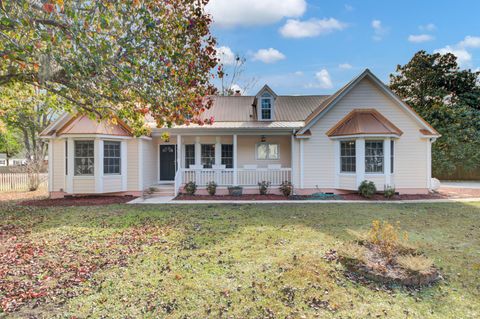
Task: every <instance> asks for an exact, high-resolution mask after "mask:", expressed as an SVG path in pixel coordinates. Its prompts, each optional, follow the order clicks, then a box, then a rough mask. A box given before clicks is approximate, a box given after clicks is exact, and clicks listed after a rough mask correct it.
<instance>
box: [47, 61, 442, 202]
mask: <svg viewBox="0 0 480 319" xmlns="http://www.w3.org/2000/svg"><path fill="white" fill-rule="evenodd" d="M213 99H214V103H213V107H212V108H211V109H209V110H207V111H206V112H205V113H204V116H205V117H208V118H209V117H211V116H213V117H214V118H215V123H214V124H212V125H205V126H199V125H189V126H175V127H173V128H157V127H155V124H154V123H152V133H151V136H142V137H137V138H136V137H133V136H132V133H131V131H130V128H129V127H128V125H127V124H125V123H123V122H122V121H120V120H118V121H115V124H113V123H112V122H111V121H109V122H98V121H92V120H90V119H88V118H87V117H84V116H72V115H68V114H65V115H63V116H62V117H60V118H59V119H57V120H56V121H55V122H54V123H52V124H51V125H50V126H49V127H48V128H47V129H46V130H45V131H44V132H43V133H42V136H43V137H44V138H47V139H49V159H51V160H50V161H49V171H50V172H51V174H49V178H50V180H49V185H50V186H49V189H50V194H51V196H52V197H62V196H64V195H70V194H124V195H125V194H130V195H141V194H142V191H143V190H145V189H147V188H148V187H150V186H154V185H163V186H160V187H161V191H162V192H163V193H164V194H165V195H167V194H171V195H173V194H176V193H178V192H179V191H181V189H182V187H183V186H184V185H185V183H187V182H189V181H195V182H196V183H197V185H198V186H199V189H200V192H205V185H206V184H207V183H208V182H210V181H215V182H216V183H217V184H218V185H219V189H218V191H219V192H226V190H227V189H226V187H227V186H230V185H240V186H243V187H244V193H245V192H247V193H248V192H257V191H258V187H257V183H258V182H259V181H264V180H265V181H269V182H270V183H271V185H272V191H275V190H276V189H277V188H278V187H277V186H278V185H280V184H281V183H282V182H283V181H291V182H292V184H293V185H294V189H295V192H296V193H297V194H309V193H313V192H319V191H321V192H332V193H344V192H352V191H355V190H357V189H358V186H359V184H360V183H361V182H362V181H363V180H370V181H373V182H374V183H375V184H376V186H377V189H379V190H383V189H384V187H385V186H387V185H388V186H394V187H395V188H396V190H397V191H398V192H400V193H404V194H412V193H414V194H417V193H427V192H428V191H429V189H430V186H431V145H432V142H434V141H435V139H436V138H438V137H439V136H440V135H439V134H438V132H437V131H435V129H434V128H432V127H431V126H430V125H429V124H428V123H427V122H425V121H424V120H423V119H422V118H421V117H420V116H419V115H418V114H417V113H415V112H414V111H413V110H412V108H410V107H409V106H408V105H407V104H405V103H404V102H403V101H402V100H401V99H400V98H399V97H398V96H396V95H395V94H394V93H393V92H392V91H390V90H389V88H388V87H387V86H385V84H383V83H382V82H381V81H380V80H379V79H378V78H377V77H376V76H375V75H373V74H372V73H371V72H370V71H369V70H368V69H367V70H365V71H364V72H363V73H362V74H360V75H359V76H357V77H356V78H354V79H353V80H352V81H351V82H349V83H348V84H346V85H345V86H344V87H343V88H341V89H340V90H339V91H338V92H336V93H335V94H333V95H330V96H326V95H316V96H282V95H277V94H276V93H275V92H274V91H273V90H272V89H271V88H270V87H268V86H267V85H266V86H264V87H263V88H262V89H261V90H260V91H259V92H258V94H256V95H255V96H229V97H224V96H218V97H213ZM165 132H168V133H169V135H168V136H169V138H168V139H162V136H165V134H164V133H165Z"/></svg>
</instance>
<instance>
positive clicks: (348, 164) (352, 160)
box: [340, 141, 357, 173]
mask: <svg viewBox="0 0 480 319" xmlns="http://www.w3.org/2000/svg"><path fill="white" fill-rule="evenodd" d="M355 147H356V146H355V141H341V142H340V172H342V173H355V172H356V169H357V167H356V166H357V163H356V160H357V158H356V148H355Z"/></svg>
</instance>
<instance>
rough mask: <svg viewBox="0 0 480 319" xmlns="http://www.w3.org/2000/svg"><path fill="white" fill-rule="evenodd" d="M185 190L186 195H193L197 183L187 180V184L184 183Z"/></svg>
mask: <svg viewBox="0 0 480 319" xmlns="http://www.w3.org/2000/svg"><path fill="white" fill-rule="evenodd" d="M185 191H186V192H187V194H188V195H195V192H196V191H197V183H195V182H188V183H187V184H185Z"/></svg>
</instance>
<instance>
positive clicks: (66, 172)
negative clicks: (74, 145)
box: [65, 141, 68, 175]
mask: <svg viewBox="0 0 480 319" xmlns="http://www.w3.org/2000/svg"><path fill="white" fill-rule="evenodd" d="M65 175H68V141H65Z"/></svg>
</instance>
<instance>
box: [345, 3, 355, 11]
mask: <svg viewBox="0 0 480 319" xmlns="http://www.w3.org/2000/svg"><path fill="white" fill-rule="evenodd" d="M344 7H345V10H347V11H353V10H355V8H354V7H353V6H352V5H349V4H346V5H345V6H344Z"/></svg>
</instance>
